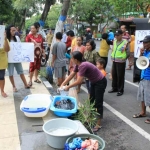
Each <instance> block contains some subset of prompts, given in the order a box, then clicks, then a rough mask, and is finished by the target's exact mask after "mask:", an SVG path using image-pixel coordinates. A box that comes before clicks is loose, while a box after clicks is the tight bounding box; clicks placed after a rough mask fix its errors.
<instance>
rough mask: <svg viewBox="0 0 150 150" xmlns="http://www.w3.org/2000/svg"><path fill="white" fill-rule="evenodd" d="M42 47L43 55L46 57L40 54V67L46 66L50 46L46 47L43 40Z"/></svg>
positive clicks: (46, 44)
mask: <svg viewBox="0 0 150 150" xmlns="http://www.w3.org/2000/svg"><path fill="white" fill-rule="evenodd" d="M43 47H44V49H45V55H46V57H44V56H42V59H41V67H44V66H46V64H47V61H48V59H49V53H50V48H49V47H48V43H47V42H43Z"/></svg>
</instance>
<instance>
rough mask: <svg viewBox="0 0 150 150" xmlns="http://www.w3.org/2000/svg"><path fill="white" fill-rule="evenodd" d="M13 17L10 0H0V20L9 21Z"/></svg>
mask: <svg viewBox="0 0 150 150" xmlns="http://www.w3.org/2000/svg"><path fill="white" fill-rule="evenodd" d="M13 17H14V16H13V6H12V0H0V21H2V22H4V23H6V24H7V23H8V22H9V23H11V22H12V20H13Z"/></svg>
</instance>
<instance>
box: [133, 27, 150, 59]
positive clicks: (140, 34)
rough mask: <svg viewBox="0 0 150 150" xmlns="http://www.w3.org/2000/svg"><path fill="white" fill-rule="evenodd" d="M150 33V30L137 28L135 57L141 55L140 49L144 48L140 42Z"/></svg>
mask: <svg viewBox="0 0 150 150" xmlns="http://www.w3.org/2000/svg"><path fill="white" fill-rule="evenodd" d="M147 35H150V30H136V32H135V48H134V57H135V58H138V57H139V56H140V49H141V48H143V43H142V42H140V41H141V40H143V39H144V37H145V36H147Z"/></svg>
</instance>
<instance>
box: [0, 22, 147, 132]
mask: <svg viewBox="0 0 150 150" xmlns="http://www.w3.org/2000/svg"><path fill="white" fill-rule="evenodd" d="M39 28H40V25H39V23H34V24H33V25H32V26H31V30H30V32H29V34H28V35H27V36H26V38H25V41H26V42H33V43H34V46H35V50H34V62H31V63H30V66H29V74H30V75H29V77H30V80H29V82H28V83H27V81H26V79H25V76H24V73H23V68H22V65H21V63H8V60H7V52H8V51H9V50H10V47H9V42H20V39H19V37H18V36H16V34H15V33H16V28H15V27H14V26H9V27H7V30H6V36H5V42H4V46H3V48H2V49H0V88H1V95H2V96H3V97H7V94H6V93H5V92H4V85H5V78H4V76H5V70H6V68H7V69H8V73H9V78H10V81H11V84H12V87H13V91H14V92H17V88H16V85H15V82H14V78H13V75H14V68H15V69H16V71H17V73H18V74H19V75H20V77H21V79H22V81H23V83H24V86H25V88H30V87H31V86H32V84H33V82H32V80H33V75H34V78H35V79H34V82H36V83H41V81H40V80H39V79H38V71H39V70H40V64H41V56H45V51H44V48H43V42H44V39H43V36H42V34H41V33H40V31H39ZM52 38H53V34H52V32H51V30H50V31H49V33H48V34H47V36H46V40H47V42H48V46H49V47H51V54H52V60H51V66H52V67H53V68H54V74H55V77H56V78H57V85H58V86H59V87H62V86H66V88H65V90H69V89H70V88H71V87H75V86H77V93H79V92H80V87H81V84H82V83H83V82H84V81H85V83H86V87H87V90H88V94H89V99H90V101H91V103H95V108H96V110H97V112H98V113H99V115H98V117H97V125H96V126H95V127H93V131H94V132H96V131H98V130H99V129H100V128H101V119H102V118H103V99H104V93H105V89H106V86H107V80H106V75H107V73H106V67H107V62H108V53H109V50H110V47H112V51H111V60H112V69H111V79H112V89H111V90H109V91H108V93H113V92H117V96H121V95H123V93H124V82H125V70H126V69H127V70H131V67H132V66H133V62H134V39H135V37H134V35H129V34H128V32H127V29H126V26H125V25H122V26H121V27H120V29H118V30H116V32H115V34H114V33H113V32H112V30H110V32H109V33H103V34H102V40H101V44H100V50H99V52H98V51H97V50H96V44H95V42H94V40H93V39H92V36H91V29H90V28H88V29H87V33H86V34H85V39H86V40H85V43H83V37H82V36H77V37H76V36H75V34H74V32H73V31H72V30H70V31H67V33H66V34H65V33H62V32H57V33H56V35H55V38H56V43H54V45H53V46H51V43H52ZM142 42H143V43H144V45H143V46H144V49H145V51H144V52H141V55H144V56H145V57H148V55H149V50H150V37H148V40H143V41H142ZM66 57H67V58H68V59H69V65H68V67H67V65H66ZM127 60H129V66H128V68H126V62H127ZM1 62H3V63H1ZM66 75H68V76H67V77H66ZM73 78H75V82H73V83H71V84H69V81H70V80H71V79H73ZM149 80H150V68H147V69H145V71H143V72H142V81H141V82H140V87H139V92H138V100H140V101H141V105H142V111H141V113H139V114H136V115H134V116H133V117H134V118H139V117H145V116H146V106H150V97H149V94H148V85H149ZM146 123H150V119H147V120H146Z"/></svg>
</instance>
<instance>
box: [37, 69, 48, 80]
mask: <svg viewBox="0 0 150 150" xmlns="http://www.w3.org/2000/svg"><path fill="white" fill-rule="evenodd" d="M39 75H40V77H44V78H46V76H47V75H46V68H45V67H41V69H40V71H39Z"/></svg>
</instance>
